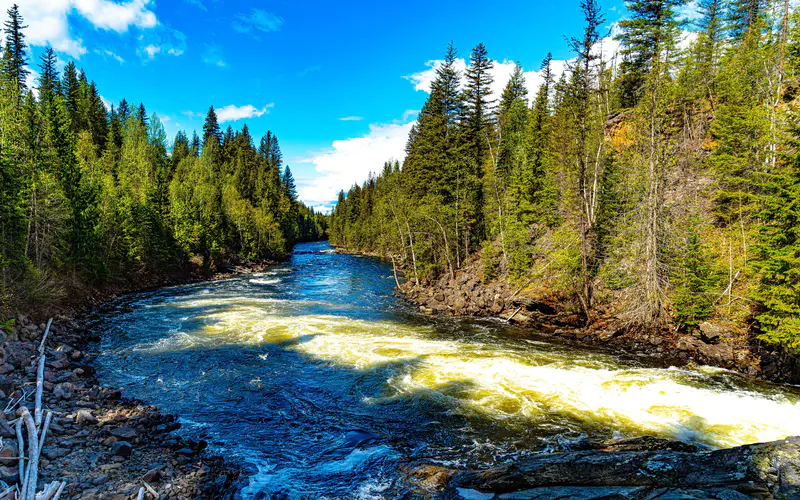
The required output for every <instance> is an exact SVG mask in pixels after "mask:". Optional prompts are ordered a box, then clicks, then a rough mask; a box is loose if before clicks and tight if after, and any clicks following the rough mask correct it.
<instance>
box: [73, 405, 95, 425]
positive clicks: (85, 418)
mask: <svg viewBox="0 0 800 500" xmlns="http://www.w3.org/2000/svg"><path fill="white" fill-rule="evenodd" d="M75 422H77V423H78V425H97V422H98V420H97V417H95V416H94V415H93V414H92V412H91V411H90V410H86V409H83V410H78V413H76V414H75Z"/></svg>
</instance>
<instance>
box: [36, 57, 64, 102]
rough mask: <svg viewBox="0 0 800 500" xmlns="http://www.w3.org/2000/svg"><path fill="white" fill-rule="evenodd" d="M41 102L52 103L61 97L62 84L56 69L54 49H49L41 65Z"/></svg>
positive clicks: (42, 58)
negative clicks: (57, 97)
mask: <svg viewBox="0 0 800 500" xmlns="http://www.w3.org/2000/svg"><path fill="white" fill-rule="evenodd" d="M39 72H40V75H39V100H40V101H42V102H51V101H52V100H53V99H55V98H56V96H60V95H61V82H60V81H59V79H58V70H57V69H56V55H55V52H53V49H52V47H47V48H46V49H45V51H44V54H42V56H41V62H40V63H39Z"/></svg>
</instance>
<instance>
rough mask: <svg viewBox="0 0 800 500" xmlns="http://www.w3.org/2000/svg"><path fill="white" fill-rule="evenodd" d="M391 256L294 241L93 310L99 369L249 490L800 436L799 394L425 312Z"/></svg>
mask: <svg viewBox="0 0 800 500" xmlns="http://www.w3.org/2000/svg"><path fill="white" fill-rule="evenodd" d="M393 288H394V278H393V277H392V270H391V267H390V266H387V265H386V264H384V263H382V262H379V261H377V260H375V259H371V258H365V257H357V256H352V255H342V254H337V253H335V252H333V250H332V249H331V248H330V247H329V246H328V245H327V243H308V244H301V245H298V246H297V247H296V249H295V251H294V253H293V255H292V257H291V259H290V260H289V261H287V262H285V263H282V264H278V265H275V266H273V267H271V268H270V269H269V270H267V271H266V272H263V273H258V274H252V275H243V276H239V277H234V278H230V279H224V280H219V281H213V282H206V283H198V284H193V285H188V286H177V287H169V288H163V289H160V290H157V291H152V292H146V293H139V294H132V295H128V296H125V297H123V298H121V299H119V300H117V301H115V302H112V303H110V304H107V305H106V306H105V307H103V308H102V309H101V310H100V311H98V313H97V315H96V319H95V324H94V327H95V328H96V329H97V330H99V332H100V333H101V335H102V341H101V345H100V355H99V356H98V363H97V364H98V375H99V377H100V380H101V382H103V383H104V384H106V385H108V386H115V387H124V388H125V392H126V394H127V395H129V396H134V397H137V398H140V399H142V400H144V401H146V402H147V403H150V404H155V405H158V406H159V407H161V408H162V409H164V410H166V411H168V412H174V413H177V414H178V415H180V416H181V422H182V430H181V432H183V433H184V435H186V436H188V437H200V438H205V439H207V440H208V441H209V443H210V446H211V448H212V451H213V452H218V453H221V454H224V455H225V456H228V457H232V458H235V459H238V460H241V461H244V462H246V463H248V464H251V467H250V468H251V469H252V470H253V471H254V473H253V475H252V477H251V478H250V485H249V486H248V487H247V488H246V489H245V490H244V491H243V496H244V497H245V498H262V497H264V498H290V499H294V498H363V499H367V498H376V499H379V498H395V497H396V496H398V495H400V494H401V493H402V492H404V491H406V490H407V488H408V485H407V484H406V479H405V476H404V474H403V473H402V472H401V470H400V467H402V465H404V464H408V463H418V462H423V463H434V464H441V465H445V466H449V467H485V466H489V465H492V464H496V463H499V462H506V461H510V460H514V459H515V458H516V457H520V456H522V455H525V454H530V453H539V452H542V451H552V450H563V449H569V448H570V447H571V446H575V444H576V443H579V442H580V441H581V440H582V439H585V438H586V437H597V438H603V439H605V438H614V437H625V436H639V435H652V436H658V437H665V438H670V439H679V440H683V441H686V442H693V443H697V444H699V445H701V446H703V447H707V448H709V449H710V448H721V447H731V446H736V445H739V444H745V443H753V442H759V441H769V440H775V439H780V438H783V437H786V436H789V435H798V434H800V404H799V402H800V392H798V391H797V390H795V389H792V388H788V387H781V386H775V385H770V384H766V383H756V382H753V381H749V380H747V379H745V378H743V377H740V376H738V375H736V374H734V373H731V372H728V371H725V370H721V369H716V368H707V367H701V368H696V369H685V368H675V367H670V366H659V365H658V364H655V363H654V362H653V361H652V360H650V359H649V358H645V357H636V356H623V355H615V354H613V353H609V352H602V351H598V350H597V349H588V348H580V347H576V346H575V345H571V344H566V343H557V342H552V341H545V340H542V339H540V338H536V337H535V336H533V335H531V333H526V332H524V331H521V330H519V329H516V328H514V327H512V326H509V325H506V324H505V323H504V322H502V321H499V320H469V319H453V318H430V317H427V316H424V315H421V314H419V313H418V312H416V310H415V308H413V307H412V306H409V305H408V304H405V303H404V302H402V301H401V300H399V299H398V298H397V297H396V296H395V295H394V294H393Z"/></svg>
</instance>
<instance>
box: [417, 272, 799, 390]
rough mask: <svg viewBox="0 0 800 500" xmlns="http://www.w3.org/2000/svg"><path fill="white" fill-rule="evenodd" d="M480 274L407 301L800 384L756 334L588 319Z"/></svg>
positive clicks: (779, 353)
mask: <svg viewBox="0 0 800 500" xmlns="http://www.w3.org/2000/svg"><path fill="white" fill-rule="evenodd" d="M480 275H481V272H480V269H479V268H478V266H476V265H473V266H471V267H467V268H465V269H461V270H459V271H458V272H457V273H456V274H455V277H453V278H450V277H449V276H443V277H441V278H439V279H438V280H436V281H433V282H430V283H426V284H420V285H415V284H414V283H412V282H410V281H409V282H406V283H404V284H403V285H402V291H403V292H404V295H405V297H406V299H408V300H409V301H411V302H413V303H414V304H416V305H417V306H419V307H420V310H421V311H423V312H425V313H427V314H446V315H454V316H491V317H498V318H501V319H504V320H506V321H508V322H509V323H513V324H516V325H519V326H521V327H523V328H525V329H526V330H529V331H530V332H531V334H533V335H538V336H545V337H558V338H561V339H566V340H569V341H574V342H579V343H581V344H589V345H604V346H608V347H609V348H612V349H615V350H620V351H625V352H636V353H645V354H648V355H650V356H653V357H658V358H661V359H665V360H668V361H670V362H673V363H676V364H687V363H699V364H706V365H712V366H718V367H722V368H727V369H730V370H735V371H738V372H740V373H743V374H745V375H748V376H753V377H759V378H764V379H766V380H770V381H773V382H780V383H794V384H798V383H800V357H798V356H797V355H794V354H790V353H787V352H785V351H783V350H782V349H779V348H776V347H772V346H767V345H764V344H762V343H760V342H756V341H754V339H753V336H752V335H750V334H748V332H742V331H739V330H736V329H735V328H731V327H728V326H727V325H726V324H725V323H724V322H717V321H713V320H712V321H708V322H704V323H701V324H700V325H699V327H698V328H693V329H689V330H688V331H678V330H676V329H675V328H674V326H670V327H664V328H660V329H655V328H649V327H642V326H636V325H635V324H633V323H631V322H630V321H627V320H625V319H624V318H622V317H621V315H618V314H617V311H615V310H613V308H612V307H606V308H603V307H602V306H600V307H598V308H596V309H595V310H594V315H593V317H592V318H590V321H589V323H588V324H587V322H586V319H585V317H584V316H583V315H582V314H579V313H577V312H574V311H570V310H569V309H568V308H566V307H565V306H564V304H565V303H567V302H568V301H566V300H564V299H563V298H562V297H558V296H554V295H551V294H548V293H547V292H546V291H544V292H543V291H531V290H525V289H523V288H519V287H516V288H514V287H512V286H510V285H509V284H508V283H506V282H504V281H502V280H497V281H493V282H489V283H485V282H484V281H483V280H482V279H481V277H480Z"/></svg>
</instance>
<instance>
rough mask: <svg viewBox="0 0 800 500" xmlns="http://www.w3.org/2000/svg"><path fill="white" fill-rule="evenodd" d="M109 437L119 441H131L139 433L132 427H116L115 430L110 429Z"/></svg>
mask: <svg viewBox="0 0 800 500" xmlns="http://www.w3.org/2000/svg"><path fill="white" fill-rule="evenodd" d="M111 435H112V436H114V437H118V438H120V439H133V438H135V437H136V436H138V435H139V433H138V432H137V431H136V429H134V428H133V427H117V428H116V429H111Z"/></svg>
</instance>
